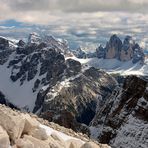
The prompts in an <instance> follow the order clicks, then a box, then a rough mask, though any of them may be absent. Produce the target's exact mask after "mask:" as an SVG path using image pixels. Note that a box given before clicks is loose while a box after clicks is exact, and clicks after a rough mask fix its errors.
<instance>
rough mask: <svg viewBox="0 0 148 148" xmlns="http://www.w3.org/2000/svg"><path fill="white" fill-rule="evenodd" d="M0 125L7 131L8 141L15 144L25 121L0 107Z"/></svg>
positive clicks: (14, 113) (16, 114)
mask: <svg viewBox="0 0 148 148" xmlns="http://www.w3.org/2000/svg"><path fill="white" fill-rule="evenodd" d="M0 125H1V126H2V127H3V128H4V129H5V130H6V131H7V133H8V135H9V137H10V139H11V140H12V141H13V142H15V140H16V139H18V138H20V137H21V134H22V132H23V129H24V126H25V119H23V118H22V117H21V115H18V113H16V112H14V111H11V112H8V110H7V109H5V108H3V107H2V106H0Z"/></svg>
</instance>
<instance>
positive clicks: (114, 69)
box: [67, 57, 148, 76]
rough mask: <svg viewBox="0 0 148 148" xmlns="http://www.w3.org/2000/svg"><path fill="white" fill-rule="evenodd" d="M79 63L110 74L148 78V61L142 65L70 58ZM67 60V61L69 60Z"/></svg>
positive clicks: (113, 60)
mask: <svg viewBox="0 0 148 148" xmlns="http://www.w3.org/2000/svg"><path fill="white" fill-rule="evenodd" d="M68 58H72V59H75V60H77V61H79V62H80V63H81V64H83V65H85V64H86V65H89V66H93V67H95V68H100V69H103V70H105V71H106V72H108V73H110V74H112V73H113V74H116V73H119V74H121V75H141V76H148V59H146V60H145V63H144V65H141V64H140V63H136V64H133V63H132V61H127V62H121V61H119V60H117V59H98V58H89V59H78V58H76V57H68ZM68 58H67V59H68Z"/></svg>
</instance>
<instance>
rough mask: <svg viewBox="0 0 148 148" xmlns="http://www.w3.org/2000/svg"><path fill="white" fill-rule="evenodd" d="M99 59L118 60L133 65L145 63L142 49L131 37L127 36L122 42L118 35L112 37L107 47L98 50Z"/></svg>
mask: <svg viewBox="0 0 148 148" xmlns="http://www.w3.org/2000/svg"><path fill="white" fill-rule="evenodd" d="M96 53H97V57H98V58H105V59H118V60H120V61H130V60H132V62H133V63H137V62H140V63H142V64H143V63H144V58H145V56H144V52H143V50H142V48H141V47H140V46H139V45H138V44H137V43H136V42H135V41H134V40H133V38H132V37H131V36H126V37H125V39H124V41H123V42H122V41H121V40H120V38H119V37H118V36H117V35H112V36H111V37H110V40H109V42H107V43H106V47H105V48H103V47H102V46H100V47H98V48H97V49H96Z"/></svg>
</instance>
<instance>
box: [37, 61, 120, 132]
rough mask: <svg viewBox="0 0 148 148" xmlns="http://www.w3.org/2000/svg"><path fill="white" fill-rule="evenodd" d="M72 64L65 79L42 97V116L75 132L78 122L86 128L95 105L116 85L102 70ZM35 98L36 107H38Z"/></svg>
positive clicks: (95, 107) (93, 113)
mask: <svg viewBox="0 0 148 148" xmlns="http://www.w3.org/2000/svg"><path fill="white" fill-rule="evenodd" d="M70 61H72V59H69V62H70ZM69 62H68V63H69ZM73 62H74V63H75V64H74V67H77V68H72V67H73V66H72V65H71V66H70V70H67V71H65V75H64V76H68V77H67V78H64V79H62V80H61V81H59V82H57V84H56V85H55V86H53V87H52V88H50V89H48V91H47V93H46V94H45V96H44V101H43V102H42V110H41V116H42V117H43V118H45V119H47V120H49V121H54V122H57V123H59V124H60V125H63V126H65V127H67V128H72V129H74V130H76V131H77V130H79V126H78V127H77V126H76V125H78V124H77V123H84V124H86V125H89V123H90V122H91V120H92V119H93V117H94V115H95V113H96V109H97V106H98V104H99V103H100V101H101V100H105V99H107V98H108V97H109V96H110V95H111V92H112V91H113V90H114V89H115V87H116V86H117V82H116V80H115V79H114V78H113V77H111V76H109V75H108V74H106V73H105V72H103V71H100V70H98V69H95V68H92V67H91V68H87V69H85V70H84V68H82V70H81V67H80V63H78V64H77V66H76V61H73ZM73 70H74V71H73ZM66 72H67V74H66ZM69 72H70V73H69ZM70 75H71V76H70ZM69 76H70V77H69ZM38 99H39V100H37V101H36V105H37V106H38V104H39V105H41V101H40V98H38Z"/></svg>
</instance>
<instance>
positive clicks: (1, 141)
mask: <svg viewBox="0 0 148 148" xmlns="http://www.w3.org/2000/svg"><path fill="white" fill-rule="evenodd" d="M9 145H10V141H9V136H8V134H7V132H6V131H5V130H4V129H3V128H2V127H1V126H0V147H1V148H8V147H9Z"/></svg>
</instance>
